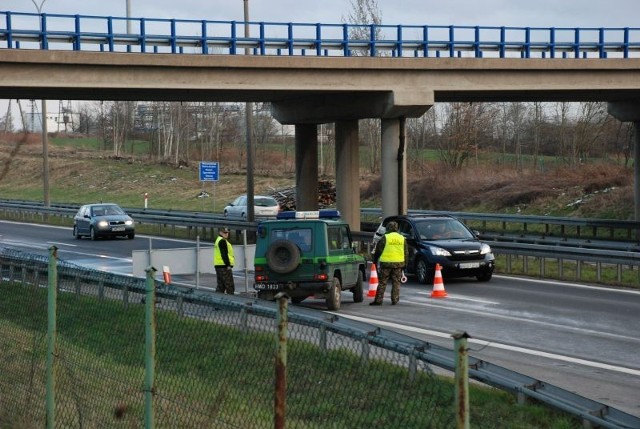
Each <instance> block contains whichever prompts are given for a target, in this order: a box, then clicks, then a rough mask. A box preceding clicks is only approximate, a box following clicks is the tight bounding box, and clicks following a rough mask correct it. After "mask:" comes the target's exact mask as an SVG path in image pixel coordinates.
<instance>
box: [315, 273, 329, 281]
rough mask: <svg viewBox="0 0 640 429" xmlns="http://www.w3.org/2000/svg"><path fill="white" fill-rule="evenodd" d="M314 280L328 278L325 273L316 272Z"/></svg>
mask: <svg viewBox="0 0 640 429" xmlns="http://www.w3.org/2000/svg"><path fill="white" fill-rule="evenodd" d="M314 277H315V279H316V280H328V279H329V275H328V274H326V273H320V274H316V275H315V276H314Z"/></svg>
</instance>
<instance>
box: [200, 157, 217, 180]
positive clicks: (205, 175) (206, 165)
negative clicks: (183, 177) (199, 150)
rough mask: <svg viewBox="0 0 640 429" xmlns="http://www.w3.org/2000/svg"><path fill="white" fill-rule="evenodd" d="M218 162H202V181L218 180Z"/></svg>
mask: <svg viewBox="0 0 640 429" xmlns="http://www.w3.org/2000/svg"><path fill="white" fill-rule="evenodd" d="M218 171H219V169H218V163H217V162H204V161H201V162H200V181H201V182H217V181H218Z"/></svg>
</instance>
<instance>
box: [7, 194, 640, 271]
mask: <svg viewBox="0 0 640 429" xmlns="http://www.w3.org/2000/svg"><path fill="white" fill-rule="evenodd" d="M78 208H79V206H78V205H72V204H52V205H51V206H50V207H45V206H44V205H43V204H42V203H38V202H32V201H18V200H0V212H3V211H4V212H14V213H30V214H35V215H39V216H42V217H45V216H47V215H49V216H51V215H53V216H61V217H67V218H72V217H73V216H74V215H75V213H76V212H77V210H78ZM125 210H126V211H127V213H129V214H130V215H131V216H132V217H133V218H134V219H135V220H136V222H137V223H142V224H145V223H146V224H157V225H171V226H172V227H174V228H175V227H177V228H184V229H187V230H188V231H189V232H191V231H193V232H194V234H195V235H197V234H198V231H200V230H207V229H214V228H218V227H220V226H228V227H229V228H231V229H237V230H247V231H256V230H257V225H258V224H257V222H243V221H240V220H237V221H234V220H229V219H227V218H225V217H224V216H223V215H220V214H214V213H207V212H184V211H174V210H149V209H137V208H126V209H125ZM361 212H362V215H363V217H364V216H368V217H371V216H379V215H380V213H381V210H380V209H362V211H361ZM409 212H410V213H411V214H419V213H437V214H450V215H453V216H455V217H457V218H459V219H461V220H463V221H476V222H477V221H481V222H482V221H492V222H498V223H500V224H502V225H503V226H504V227H505V228H506V225H507V224H509V223H517V224H523V225H532V224H543V225H560V226H565V227H566V228H563V231H566V230H568V227H569V226H573V227H576V226H589V227H590V228H606V229H607V230H610V229H614V230H616V229H622V230H625V231H628V234H630V235H634V234H635V231H636V230H640V222H632V221H615V220H599V219H575V218H559V217H547V216H521V215H501V214H483V213H465V212H437V211H426V210H410V211H409ZM372 225H373V224H372ZM524 229H526V227H524ZM205 232H206V231H205ZM205 235H206V233H205ZM211 235H212V236H213V233H212V234H211ZM352 235H353V238H354V240H356V241H359V242H361V243H363V244H364V245H366V244H365V243H370V242H371V239H372V238H373V233H372V232H368V231H353V232H352ZM480 238H481V239H482V240H483V241H486V242H488V243H489V244H490V245H491V248H492V249H493V251H494V253H496V254H504V255H523V256H533V257H538V258H540V260H541V261H542V263H541V275H544V271H543V270H544V260H545V259H556V260H573V261H577V262H579V263H581V262H590V263H595V264H597V266H598V273H599V272H600V267H601V265H602V264H608V265H616V266H617V273H618V279H620V277H621V272H622V268H623V267H624V266H630V267H634V266H640V253H638V251H639V249H640V244H639V243H638V242H636V241H610V240H595V239H593V238H590V239H585V240H581V239H568V238H567V237H561V236H560V237H548V236H539V235H538V236H536V235H533V234H531V235H526V236H525V235H522V234H515V233H513V234H506V233H503V234H495V233H484V232H482V231H481V232H480ZM508 262H509V261H508ZM598 280H599V278H598Z"/></svg>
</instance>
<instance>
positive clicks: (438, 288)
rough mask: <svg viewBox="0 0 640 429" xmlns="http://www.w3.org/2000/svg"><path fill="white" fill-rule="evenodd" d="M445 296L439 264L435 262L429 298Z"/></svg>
mask: <svg viewBox="0 0 640 429" xmlns="http://www.w3.org/2000/svg"><path fill="white" fill-rule="evenodd" d="M446 296H447V292H446V291H445V290H444V283H443V281H442V273H441V272H440V264H436V273H435V275H434V276H433V291H432V292H431V298H444V297H446Z"/></svg>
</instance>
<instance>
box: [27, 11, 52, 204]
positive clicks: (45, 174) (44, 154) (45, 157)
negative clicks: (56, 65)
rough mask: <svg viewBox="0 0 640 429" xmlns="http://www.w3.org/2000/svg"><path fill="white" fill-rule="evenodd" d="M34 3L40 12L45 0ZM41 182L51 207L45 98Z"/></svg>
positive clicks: (44, 194) (45, 200)
mask: <svg viewBox="0 0 640 429" xmlns="http://www.w3.org/2000/svg"><path fill="white" fill-rule="evenodd" d="M31 1H32V2H33V4H34V5H35V7H36V9H37V10H38V13H40V14H41V13H42V5H44V2H45V1H46V0H42V1H41V2H40V4H39V5H38V3H36V1H35V0H31ZM42 182H43V187H42V188H43V200H44V206H45V207H51V200H50V197H49V142H48V139H47V100H45V99H42Z"/></svg>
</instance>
